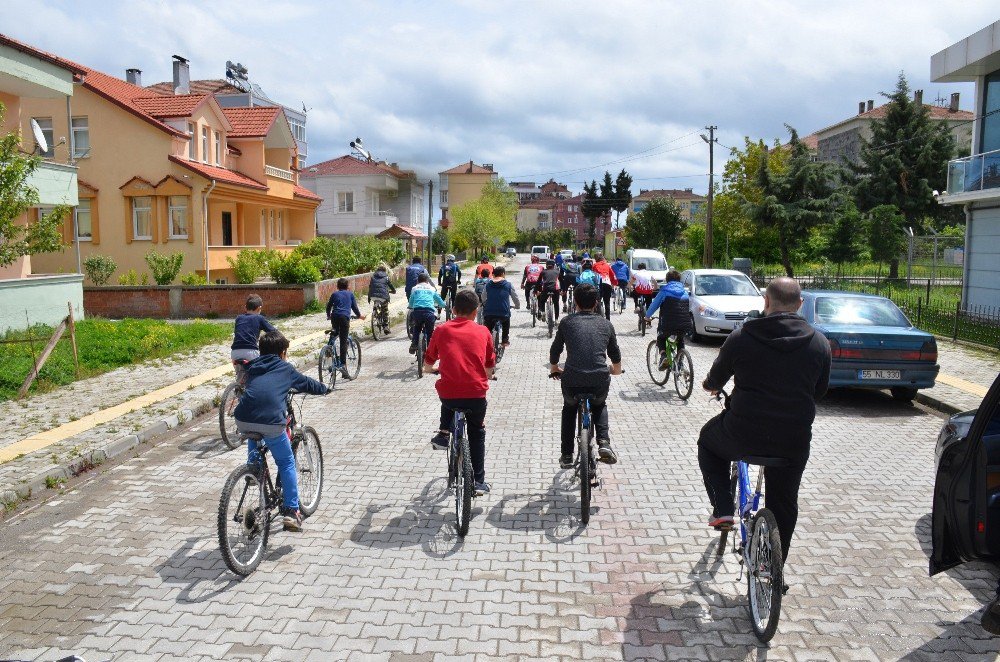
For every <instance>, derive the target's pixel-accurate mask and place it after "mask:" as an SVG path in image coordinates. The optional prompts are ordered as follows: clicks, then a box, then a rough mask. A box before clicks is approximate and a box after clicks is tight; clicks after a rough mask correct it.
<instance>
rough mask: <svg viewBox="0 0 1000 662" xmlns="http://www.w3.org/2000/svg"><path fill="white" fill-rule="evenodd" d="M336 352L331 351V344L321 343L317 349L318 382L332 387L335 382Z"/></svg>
mask: <svg viewBox="0 0 1000 662" xmlns="http://www.w3.org/2000/svg"><path fill="white" fill-rule="evenodd" d="M336 365H337V353H336V352H334V351H333V345H330V344H326V345H323V347H322V349H320V350H319V361H318V363H317V365H316V369H317V371H318V372H319V381H320V383H323V384H326V385H327V386H329V387H330V388H333V387H334V385H335V384H336V383H337V368H336V367H335V366H336Z"/></svg>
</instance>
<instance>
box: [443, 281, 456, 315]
mask: <svg viewBox="0 0 1000 662" xmlns="http://www.w3.org/2000/svg"><path fill="white" fill-rule="evenodd" d="M455 287H458V286H457V285H456V286H455ZM455 287H449V288H448V293H447V295H446V296H445V298H444V319H445V321H446V322H447V321H451V318H452V316H453V315H454V313H453V312H452V308H451V307H452V304H454V303H455Z"/></svg>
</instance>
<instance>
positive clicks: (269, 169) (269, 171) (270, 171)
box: [264, 165, 295, 182]
mask: <svg viewBox="0 0 1000 662" xmlns="http://www.w3.org/2000/svg"><path fill="white" fill-rule="evenodd" d="M264 174H265V175H267V176H269V177H277V178H278V179H287V180H288V181H290V182H294V181H295V175H293V174H292V171H291V170H282V169H281V168H275V167H274V166H272V165H265V166H264Z"/></svg>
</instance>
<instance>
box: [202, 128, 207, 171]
mask: <svg viewBox="0 0 1000 662" xmlns="http://www.w3.org/2000/svg"><path fill="white" fill-rule="evenodd" d="M201 160H202V161H204V162H205V163H208V127H207V126H203V127H201Z"/></svg>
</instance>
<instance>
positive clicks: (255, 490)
mask: <svg viewBox="0 0 1000 662" xmlns="http://www.w3.org/2000/svg"><path fill="white" fill-rule="evenodd" d="M270 521H271V518H270V513H269V512H268V509H267V500H266V496H265V494H264V474H263V472H262V471H254V469H253V468H252V467H250V466H249V465H246V464H244V465H243V466H241V467H239V468H237V469H235V470H233V472H232V473H231V474H229V477H228V478H227V479H226V483H225V486H224V487H223V488H222V498H221V499H220V500H219V519H218V526H219V549H220V550H222V558H223V560H225V562H226V566H227V567H228V568H229V569H230V570H232V571H233V572H235V573H236V574H237V575H241V576H243V577H246V576H247V575H249V574H250V573H251V572H253V571H254V569H255V568H256V567H257V566H258V565H260V562H261V561H262V560H263V559H264V550H265V549H266V548H267V536H268V532H269V528H270V526H269V525H270Z"/></svg>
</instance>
